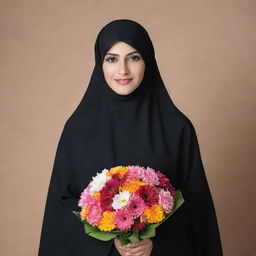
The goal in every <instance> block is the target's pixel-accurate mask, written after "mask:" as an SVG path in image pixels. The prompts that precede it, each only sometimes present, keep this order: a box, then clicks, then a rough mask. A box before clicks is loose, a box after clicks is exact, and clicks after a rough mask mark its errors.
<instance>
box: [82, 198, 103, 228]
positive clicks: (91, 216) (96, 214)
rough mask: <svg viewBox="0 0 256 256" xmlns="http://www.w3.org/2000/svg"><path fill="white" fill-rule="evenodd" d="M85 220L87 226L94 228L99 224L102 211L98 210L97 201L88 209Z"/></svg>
mask: <svg viewBox="0 0 256 256" xmlns="http://www.w3.org/2000/svg"><path fill="white" fill-rule="evenodd" d="M86 218H87V220H88V222H89V224H91V225H93V226H96V225H98V224H99V222H100V220H101V218H102V210H101V208H100V203H99V201H96V200H95V201H94V203H92V204H91V205H90V206H89V207H88V213H87V217H86Z"/></svg>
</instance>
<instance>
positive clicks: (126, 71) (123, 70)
mask: <svg viewBox="0 0 256 256" xmlns="http://www.w3.org/2000/svg"><path fill="white" fill-rule="evenodd" d="M118 73H119V74H121V75H126V74H129V73H130V70H129V67H128V65H127V63H126V62H125V61H120V65H119V71H118Z"/></svg>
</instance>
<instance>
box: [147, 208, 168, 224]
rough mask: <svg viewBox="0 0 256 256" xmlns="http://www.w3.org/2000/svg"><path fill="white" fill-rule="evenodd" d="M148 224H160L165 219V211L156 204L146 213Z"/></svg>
mask: <svg viewBox="0 0 256 256" xmlns="http://www.w3.org/2000/svg"><path fill="white" fill-rule="evenodd" d="M144 214H145V217H146V218H147V221H148V223H159V222H161V221H162V220H163V219H164V217H165V216H164V210H163V208H162V206H161V205H159V204H154V205H152V206H151V207H149V208H146V209H145V211H144Z"/></svg>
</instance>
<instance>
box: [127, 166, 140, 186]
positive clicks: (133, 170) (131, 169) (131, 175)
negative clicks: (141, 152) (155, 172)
mask: <svg viewBox="0 0 256 256" xmlns="http://www.w3.org/2000/svg"><path fill="white" fill-rule="evenodd" d="M143 169H144V168H143V167H140V166H137V165H136V166H135V165H129V166H128V171H127V173H126V181H127V182H129V181H133V180H139V179H140V178H141V174H142V170H143Z"/></svg>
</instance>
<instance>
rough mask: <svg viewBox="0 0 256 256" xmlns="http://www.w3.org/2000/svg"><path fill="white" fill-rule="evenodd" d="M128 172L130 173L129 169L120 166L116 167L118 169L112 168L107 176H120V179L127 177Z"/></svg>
mask: <svg viewBox="0 0 256 256" xmlns="http://www.w3.org/2000/svg"><path fill="white" fill-rule="evenodd" d="M127 171H128V168H127V167H125V166H122V165H119V166H116V167H112V168H111V169H110V170H109V171H108V173H107V175H108V176H112V175H114V174H118V176H119V177H120V178H123V177H124V176H125V174H126V172H127Z"/></svg>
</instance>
